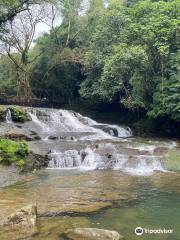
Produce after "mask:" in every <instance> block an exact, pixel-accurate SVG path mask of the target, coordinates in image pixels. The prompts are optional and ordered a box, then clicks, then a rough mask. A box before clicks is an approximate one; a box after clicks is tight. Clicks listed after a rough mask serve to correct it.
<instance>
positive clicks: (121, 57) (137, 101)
mask: <svg viewBox="0 0 180 240" xmlns="http://www.w3.org/2000/svg"><path fill="white" fill-rule="evenodd" d="M119 2H120V1H118V0H117V1H116V0H112V1H111V2H110V5H109V8H108V9H107V11H106V12H105V14H104V15H103V16H102V17H101V19H100V21H99V24H98V25H97V27H96V30H95V32H94V34H93V37H92V42H91V43H90V48H89V50H88V52H87V54H86V56H87V58H86V60H87V63H86V66H87V78H86V80H85V81H84V82H83V83H82V84H81V90H80V93H81V96H83V97H85V98H96V99H97V100H98V99H102V100H103V101H105V102H119V103H120V105H124V106H125V107H126V108H127V109H130V110H138V109H144V111H145V112H148V116H151V117H153V118H157V117H165V116H168V117H169V118H171V119H176V120H178V119H179V73H178V70H177V66H179V65H180V61H179V58H178V57H177V56H176V61H175V60H172V55H173V54H174V55H178V54H177V52H178V49H179V46H180V45H179V43H180V36H179V31H178V29H179V27H180V20H179V16H180V10H179V9H180V2H179V0H174V1H170V2H164V1H155V2H152V1H150V0H145V1H139V2H138V3H137V4H135V5H134V6H133V7H131V8H128V7H122V6H121V4H119ZM120 16H121V17H120ZM120 19H122V20H121V21H120ZM111 23H112V24H111ZM177 58H178V59H177ZM175 68H176V69H175Z"/></svg>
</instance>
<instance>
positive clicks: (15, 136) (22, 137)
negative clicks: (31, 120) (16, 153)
mask: <svg viewBox="0 0 180 240" xmlns="http://www.w3.org/2000/svg"><path fill="white" fill-rule="evenodd" d="M0 138H3V139H10V140H17V141H34V140H40V139H41V138H40V137H39V136H38V134H37V133H29V134H28V133H25V132H24V131H23V130H22V129H18V128H15V127H14V128H11V129H7V130H4V131H2V132H1V134H0Z"/></svg>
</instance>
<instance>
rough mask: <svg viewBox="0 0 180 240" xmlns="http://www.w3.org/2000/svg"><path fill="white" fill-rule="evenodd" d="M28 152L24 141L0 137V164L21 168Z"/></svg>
mask: <svg viewBox="0 0 180 240" xmlns="http://www.w3.org/2000/svg"><path fill="white" fill-rule="evenodd" d="M28 154H29V149H28V146H27V144H26V143H24V142H15V141H11V140H4V139H0V164H2V165H11V164H15V165H16V166H18V167H20V168H22V167H23V166H24V163H25V160H26V158H27V156H28Z"/></svg>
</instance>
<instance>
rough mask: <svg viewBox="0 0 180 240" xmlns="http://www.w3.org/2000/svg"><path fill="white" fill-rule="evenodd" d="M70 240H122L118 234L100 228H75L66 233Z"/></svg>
mask: <svg viewBox="0 0 180 240" xmlns="http://www.w3.org/2000/svg"><path fill="white" fill-rule="evenodd" d="M64 235H65V237H66V238H67V239H69V240H120V239H124V238H123V237H122V236H121V235H120V234H119V233H118V232H116V231H109V230H105V229H98V228H74V229H70V230H68V231H66V232H65V233H64Z"/></svg>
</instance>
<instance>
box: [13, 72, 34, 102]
mask: <svg viewBox="0 0 180 240" xmlns="http://www.w3.org/2000/svg"><path fill="white" fill-rule="evenodd" d="M17 99H18V101H20V102H22V103H29V102H30V101H31V100H32V91H31V87H30V85H29V73H28V72H26V71H22V70H20V72H19V79H18V88H17Z"/></svg>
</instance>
